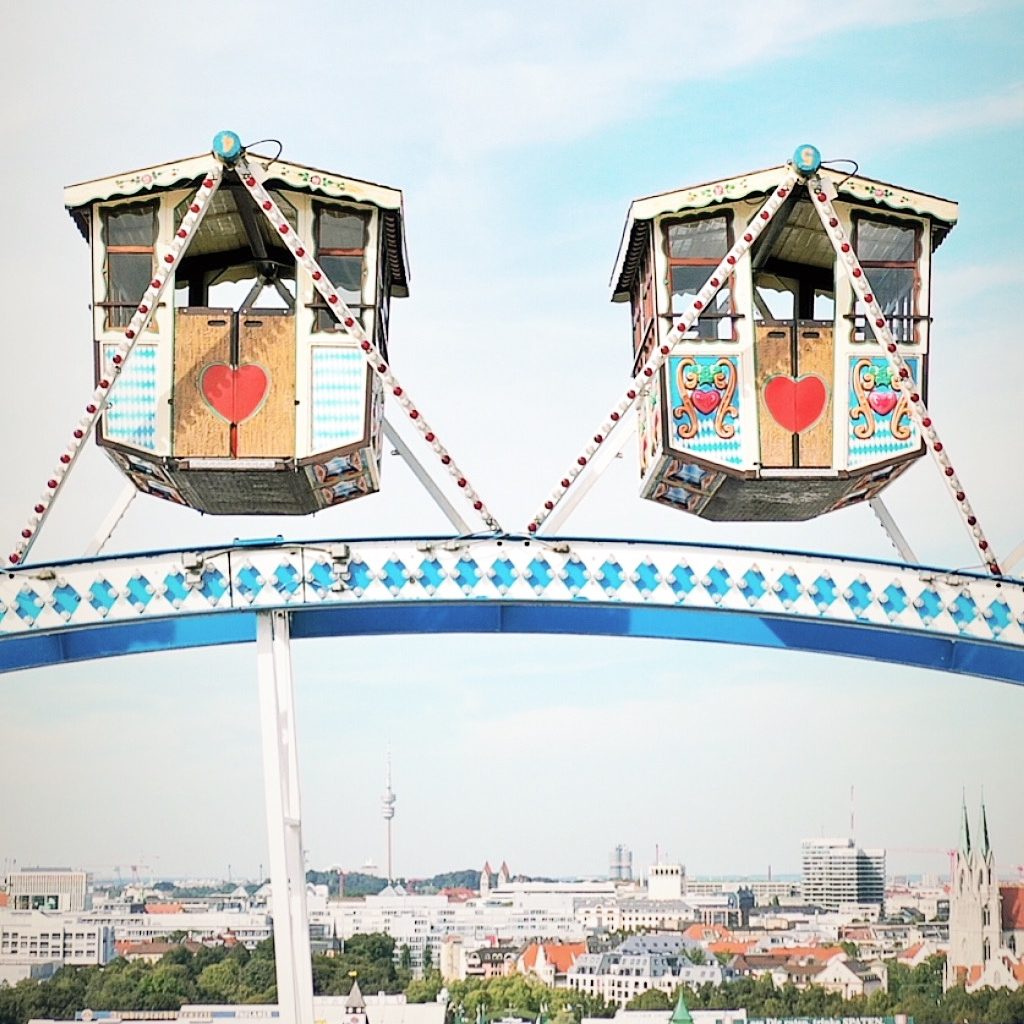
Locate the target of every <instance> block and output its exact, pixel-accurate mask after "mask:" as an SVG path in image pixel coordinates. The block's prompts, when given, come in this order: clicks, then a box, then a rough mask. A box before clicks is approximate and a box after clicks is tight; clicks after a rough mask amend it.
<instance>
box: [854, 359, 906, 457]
mask: <svg viewBox="0 0 1024 1024" xmlns="http://www.w3.org/2000/svg"><path fill="white" fill-rule="evenodd" d="M906 363H907V366H908V367H909V368H910V372H911V373H912V374H913V376H914V380H918V379H919V378H918V374H919V373H920V371H921V361H920V360H919V359H918V358H917V357H915V356H911V357H910V358H909V359H907V360H906ZM888 374H889V362H888V360H887V359H885V357H884V356H876V357H873V358H870V357H860V356H851V358H850V391H849V402H850V418H849V424H848V426H849V429H848V439H849V440H848V443H849V465H850V469H859V468H861V467H863V466H870V465H872V464H874V463H876V462H884V461H886V460H887V459H891V458H894V457H896V456H898V455H905V454H907V453H908V452H915V451H917V449H918V447H919V446H920V444H921V435H920V433H919V431H918V429H917V424H916V423H914V421H913V419H911V417H910V415H909V413H908V414H906V415H902V414H901V409H900V405H899V398H900V392H899V391H897V390H896V389H894V388H893V387H891V384H889V383H881V382H882V381H888V380H889V376H888ZM858 379H859V380H860V381H861V382H862V385H863V382H866V381H867V382H870V383H871V384H872V385H873V386H872V387H871V388H870V390H867V391H866V397H865V398H864V399H863V400H862V399H861V398H860V397H859V396H858V394H857V390H856V388H855V387H854V382H855V380H858ZM897 415H898V416H899V422H898V423H893V420H894V419H895V418H896V417H897ZM894 428H895V429H896V431H897V433H903V432H904V430H905V429H906V428H909V431H910V434H909V437H907V438H905V439H904V438H900V437H897V436H896V435H894V433H893V430H894ZM868 430H870V436H869V437H858V436H857V434H858V433H862V434H863V433H866V432H868Z"/></svg>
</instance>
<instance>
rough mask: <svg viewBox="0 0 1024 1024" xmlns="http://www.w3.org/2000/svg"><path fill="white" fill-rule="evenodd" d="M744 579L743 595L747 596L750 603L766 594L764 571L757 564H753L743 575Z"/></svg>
mask: <svg viewBox="0 0 1024 1024" xmlns="http://www.w3.org/2000/svg"><path fill="white" fill-rule="evenodd" d="M742 581H743V587H742V590H743V595H744V597H746V598H747V601H748V603H749V602H750V601H753V602H754V603H756V602H758V601H760V600H761V598H762V597H764V594H765V590H766V587H765V579H764V573H762V572H761V570H760V569H758V568H756V567H755V566H751V567H750V568H749V569H748V570H747V571H746V572H745V573H744V574H743V577H742Z"/></svg>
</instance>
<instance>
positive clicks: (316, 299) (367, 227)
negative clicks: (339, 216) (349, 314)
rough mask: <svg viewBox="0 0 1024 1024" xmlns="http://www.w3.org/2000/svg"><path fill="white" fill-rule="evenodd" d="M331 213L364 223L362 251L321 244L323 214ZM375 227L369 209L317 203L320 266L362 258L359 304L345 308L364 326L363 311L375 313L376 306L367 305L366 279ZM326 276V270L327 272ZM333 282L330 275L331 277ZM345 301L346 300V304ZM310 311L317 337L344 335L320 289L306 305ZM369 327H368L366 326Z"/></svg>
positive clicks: (316, 240) (315, 226) (315, 231)
mask: <svg viewBox="0 0 1024 1024" xmlns="http://www.w3.org/2000/svg"><path fill="white" fill-rule="evenodd" d="M325 211H327V212H329V213H346V214H348V215H349V216H355V217H357V218H359V219H360V220H361V221H362V222H363V244H362V246H361V247H360V248H358V249H354V248H339V247H337V246H327V247H322V246H321V244H320V223H321V221H320V218H321V216H322V215H323V213H324V212H325ZM372 224H373V211H372V210H368V209H365V208H363V207H359V206H350V205H348V204H347V203H346V204H342V203H326V202H317V201H314V203H313V244H314V248H315V258H316V261H317V263H320V265H321V267H323V263H322V262H321V257H323V256H338V257H343V256H358V257H359V302H346V303H345V304H346V305H347V306H348V308H349V309H351V310H352V311H353V313H354V314H355V317H356V319H357V320H358V321H359V322H360V323H361V324H362V323H363V310H366V309H374V308H375V307H374V304H373V303H372V302H363V301H362V299H363V278H364V276H365V274H366V254H367V251H368V248H369V242H370V234H371V227H372ZM324 270H325V272H326V267H325V268H324ZM327 277H328V279H330V274H328V275H327ZM331 284H332V285H333V286H334V287H335V288H337V287H338V286H337V285H336V284H335V282H334V281H333V280H332V281H331ZM343 301H344V300H343ZM306 308H307V309H310V310H312V312H313V327H312V330H313V332H314V333H318V334H330V333H333V332H338V331H344V330H345V327H344V325H343V324H342V323H341V322H340V321H339V320H338V319H337V318H336V317H335V316H334V307H332V306H331V305H329V304H328V303H327V302H326V301H324V298H323V296H322V295H321V294H320V292H319V291H317V290H316V288H314V289H313V300H312V302H309V303H307V304H306ZM364 327H365V324H364Z"/></svg>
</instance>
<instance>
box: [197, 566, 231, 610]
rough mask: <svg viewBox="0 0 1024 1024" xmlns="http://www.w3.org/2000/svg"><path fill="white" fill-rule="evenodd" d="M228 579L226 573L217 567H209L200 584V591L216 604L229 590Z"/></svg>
mask: <svg viewBox="0 0 1024 1024" xmlns="http://www.w3.org/2000/svg"><path fill="white" fill-rule="evenodd" d="M227 589H228V581H227V580H226V579H225V578H224V573H222V572H221V571H220V569H217V568H211V569H207V570H206V572H204V573H203V580H202V583H201V584H200V586H199V593H200V594H202V595H203V597H205V598H206V600H207V601H209V602H210V604H216V603H217V602H218V601H219V600H220V599H221V598H222V597H223V596H224V594H225V593H226V592H227Z"/></svg>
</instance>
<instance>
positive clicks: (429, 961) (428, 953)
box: [423, 945, 434, 975]
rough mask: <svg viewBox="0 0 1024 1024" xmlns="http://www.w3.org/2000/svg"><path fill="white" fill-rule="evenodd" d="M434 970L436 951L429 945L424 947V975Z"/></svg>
mask: <svg viewBox="0 0 1024 1024" xmlns="http://www.w3.org/2000/svg"><path fill="white" fill-rule="evenodd" d="M433 968H434V951H433V950H432V949H431V948H430V946H429V945H426V946H424V947H423V973H424V975H427V974H429V973H430V972H431V971H432V970H433Z"/></svg>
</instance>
